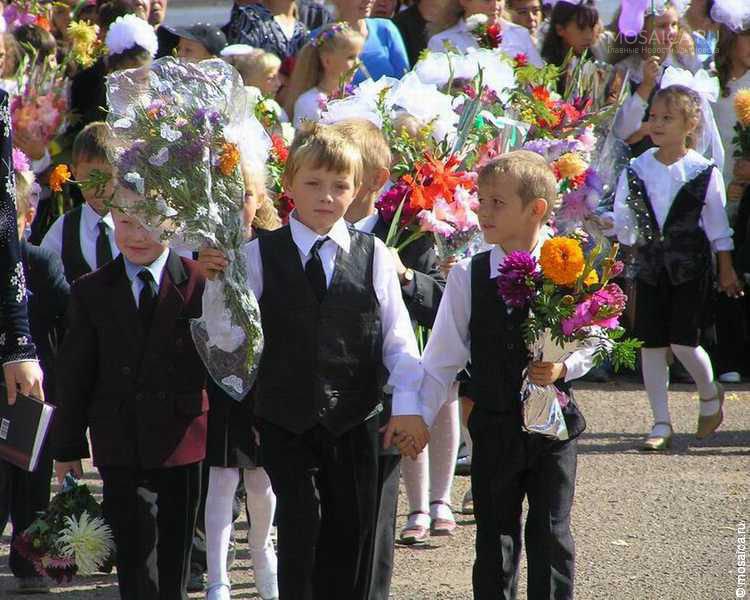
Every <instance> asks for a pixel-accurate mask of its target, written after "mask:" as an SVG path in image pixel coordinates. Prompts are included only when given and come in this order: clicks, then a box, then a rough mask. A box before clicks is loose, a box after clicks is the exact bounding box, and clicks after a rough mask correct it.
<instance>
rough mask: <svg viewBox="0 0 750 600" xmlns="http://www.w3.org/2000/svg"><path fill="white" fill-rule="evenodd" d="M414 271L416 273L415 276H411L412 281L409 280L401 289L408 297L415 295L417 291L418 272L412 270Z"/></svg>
mask: <svg viewBox="0 0 750 600" xmlns="http://www.w3.org/2000/svg"><path fill="white" fill-rule="evenodd" d="M412 273H414V277H412V278H411V281H407V282H406V283H405V284H404V285H402V286H401V291H402V292H403V294H404V295H405V296H406V297H407V298H411V297H412V296H414V294H415V293H416V291H417V277H416V275H417V274H416V273H415V272H414V271H412Z"/></svg>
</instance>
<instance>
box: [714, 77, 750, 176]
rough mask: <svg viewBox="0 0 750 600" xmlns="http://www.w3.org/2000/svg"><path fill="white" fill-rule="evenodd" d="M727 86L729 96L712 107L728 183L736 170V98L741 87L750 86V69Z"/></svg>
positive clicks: (720, 98) (721, 98) (722, 98)
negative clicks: (734, 142)
mask: <svg viewBox="0 0 750 600" xmlns="http://www.w3.org/2000/svg"><path fill="white" fill-rule="evenodd" d="M727 87H728V88H729V96H727V97H723V96H721V97H719V99H718V100H717V101H716V103H715V104H713V105H712V108H713V109H714V118H715V119H716V126H717V127H718V128H719V135H720V136H721V143H722V144H724V151H725V152H724V181H726V182H727V183H728V182H730V181H732V179H733V178H734V176H733V175H732V171H734V161H735V158H734V151H735V145H734V144H733V143H732V138H733V137H734V126H735V124H736V123H737V114H736V113H735V112H734V98H735V96H736V95H737V92H739V91H740V90H741V89H745V88H750V71H748V72H747V73H745V74H744V75H743V76H742V77H740V78H739V79H737V80H736V81H730V82H729V85H728V86H727Z"/></svg>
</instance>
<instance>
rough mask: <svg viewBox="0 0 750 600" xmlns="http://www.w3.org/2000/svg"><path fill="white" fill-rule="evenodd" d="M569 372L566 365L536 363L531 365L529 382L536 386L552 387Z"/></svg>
mask: <svg viewBox="0 0 750 600" xmlns="http://www.w3.org/2000/svg"><path fill="white" fill-rule="evenodd" d="M567 372H568V369H567V367H566V366H565V363H551V362H541V361H536V362H533V363H531V364H530V365H529V381H530V382H531V383H533V384H535V385H552V384H553V383H555V381H557V380H558V379H562V378H563V377H565V375H566V374H567Z"/></svg>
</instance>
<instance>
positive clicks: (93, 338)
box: [53, 250, 208, 600]
mask: <svg viewBox="0 0 750 600" xmlns="http://www.w3.org/2000/svg"><path fill="white" fill-rule="evenodd" d="M203 286H204V280H203V277H202V276H201V274H200V271H199V269H198V266H197V265H196V264H195V263H194V262H193V261H190V260H186V259H182V258H180V257H179V256H177V255H176V254H175V253H174V252H171V251H169V250H165V251H164V252H163V253H162V254H161V255H160V256H159V257H158V258H157V259H156V260H155V261H154V262H153V263H152V264H151V265H148V266H147V267H141V266H138V265H134V264H132V263H130V262H129V261H127V260H126V259H125V258H124V257H122V256H120V257H118V258H117V259H115V260H114V261H112V262H110V263H108V264H107V265H105V266H104V267H102V268H101V269H99V270H97V271H95V272H94V273H91V274H89V275H86V276H84V277H82V278H81V279H79V280H78V281H76V283H75V285H74V286H73V289H72V297H71V306H70V311H69V325H68V330H67V332H66V336H65V340H64V342H63V346H62V350H61V352H60V359H59V363H58V404H59V409H58V414H57V418H56V421H55V424H54V425H53V428H54V430H53V440H54V444H53V446H54V454H55V458H56V460H59V461H72V460H77V459H81V458H87V457H88V456H89V448H88V443H87V440H86V430H87V429H88V430H89V433H90V436H91V449H92V452H93V459H94V464H95V465H96V466H97V468H98V469H99V473H100V474H101V477H102V481H103V499H104V504H103V508H104V514H105V517H106V518H107V521H108V522H109V524H110V526H111V527H112V533H113V535H114V539H115V544H116V545H117V577H118V583H119V590H120V596H121V597H122V598H123V599H124V600H152V599H153V600H156V599H160V600H167V599H168V600H174V599H176V598H185V599H186V598H187V593H186V584H187V578H188V574H189V564H190V548H191V543H192V539H193V529H194V527H195V519H196V512H197V508H198V502H199V498H200V473H201V462H200V461H202V460H203V458H204V456H205V451H206V412H207V410H208V397H207V395H206V391H205V383H206V373H205V369H204V366H203V363H202V361H201V359H200V356H199V355H198V352H197V351H196V349H195V346H194V345H193V342H192V340H191V334H190V319H192V318H197V317H199V316H200V314H201V310H202V294H203Z"/></svg>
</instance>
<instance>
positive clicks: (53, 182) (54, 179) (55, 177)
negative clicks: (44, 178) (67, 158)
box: [49, 165, 71, 192]
mask: <svg viewBox="0 0 750 600" xmlns="http://www.w3.org/2000/svg"><path fill="white" fill-rule="evenodd" d="M70 177H71V175H70V169H68V165H57V166H56V167H55V168H54V169H52V173H50V176H49V187H50V189H51V190H52V191H53V192H62V186H63V185H65V184H66V183H68V181H70Z"/></svg>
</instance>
